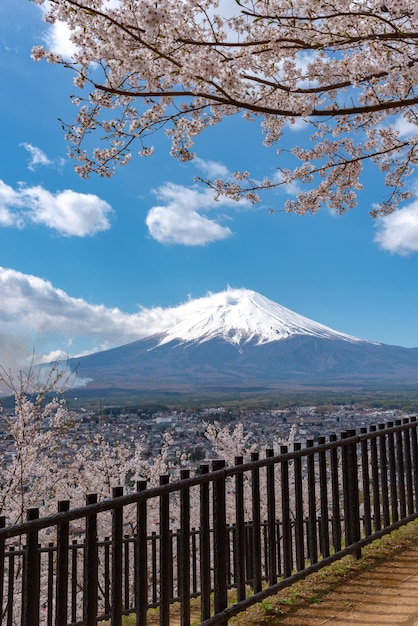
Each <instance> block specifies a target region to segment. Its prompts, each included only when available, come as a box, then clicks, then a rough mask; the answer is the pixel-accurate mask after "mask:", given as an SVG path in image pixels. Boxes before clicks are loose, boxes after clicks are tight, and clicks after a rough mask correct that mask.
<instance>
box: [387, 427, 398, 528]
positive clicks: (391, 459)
mask: <svg viewBox="0 0 418 626" xmlns="http://www.w3.org/2000/svg"><path fill="white" fill-rule="evenodd" d="M386 428H393V422H388V423H387V424H386ZM388 463H389V485H390V508H391V511H392V522H397V521H398V520H399V515H398V490H397V485H396V480H397V476H396V457H395V438H394V436H393V433H388Z"/></svg>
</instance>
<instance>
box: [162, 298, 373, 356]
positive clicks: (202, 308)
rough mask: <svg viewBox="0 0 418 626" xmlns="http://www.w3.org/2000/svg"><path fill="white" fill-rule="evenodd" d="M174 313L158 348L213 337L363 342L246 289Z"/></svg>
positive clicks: (260, 341) (238, 340)
mask: <svg viewBox="0 0 418 626" xmlns="http://www.w3.org/2000/svg"><path fill="white" fill-rule="evenodd" d="M176 313H177V315H176V317H177V319H178V320H179V321H177V322H176V323H174V324H173V325H172V326H170V327H169V328H167V329H166V330H165V331H164V332H163V333H162V335H161V336H160V340H159V342H158V345H163V344H167V343H169V342H171V341H180V342H182V343H183V342H184V343H188V342H195V343H203V342H206V341H209V340H211V339H215V338H222V339H223V340H226V341H228V342H230V343H231V344H235V345H237V346H239V345H242V344H245V343H247V342H250V341H251V342H254V343H256V344H258V345H262V344H265V343H270V342H273V341H280V340H282V339H287V338H288V337H291V336H292V335H310V336H314V337H320V338H322V339H340V340H344V341H349V342H351V343H354V342H361V341H363V340H361V339H358V338H357V337H352V336H351V335H346V334H344V333H340V332H338V331H335V330H333V329H331V328H328V327H327V326H324V325H323V324H319V323H317V322H314V321H312V320H310V319H308V318H307V317H304V316H302V315H299V314H298V313H294V312H293V311H291V310H290V309H286V308H285V307H283V306H281V305H280V304H277V303H275V302H273V301H272V300H269V299H267V298H265V297H264V296H262V295H260V294H259V293H257V292H255V291H251V290H248V289H227V290H226V291H222V292H220V293H216V294H209V295H207V296H205V297H203V298H198V299H196V300H191V301H189V302H186V303H185V304H182V305H180V306H179V307H177V310H176Z"/></svg>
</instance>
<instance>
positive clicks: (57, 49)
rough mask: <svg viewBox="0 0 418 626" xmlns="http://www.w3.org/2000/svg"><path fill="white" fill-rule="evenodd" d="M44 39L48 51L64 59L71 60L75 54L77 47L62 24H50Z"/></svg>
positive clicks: (67, 29) (66, 27)
mask: <svg viewBox="0 0 418 626" xmlns="http://www.w3.org/2000/svg"><path fill="white" fill-rule="evenodd" d="M46 8H48V7H47V6H46ZM44 39H45V43H46V46H47V48H48V50H50V51H51V52H53V53H54V54H59V55H61V56H62V57H63V58H64V59H67V60H71V59H72V58H73V56H74V54H76V52H77V47H76V46H75V45H74V44H73V42H72V41H71V38H70V31H69V28H68V26H67V25H66V24H64V23H63V22H55V23H54V24H51V26H50V27H49V28H48V30H47V31H46V33H45V37H44Z"/></svg>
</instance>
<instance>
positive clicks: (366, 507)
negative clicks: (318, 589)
mask: <svg viewBox="0 0 418 626" xmlns="http://www.w3.org/2000/svg"><path fill="white" fill-rule="evenodd" d="M417 427H418V422H417V421H416V418H410V419H405V420H402V421H401V420H399V421H396V422H395V423H387V424H379V425H377V426H371V427H370V428H369V429H368V430H367V429H365V428H362V429H361V430H360V432H359V433H357V432H356V431H354V430H350V431H347V432H344V433H342V434H341V436H340V437H337V436H336V435H335V434H332V435H330V436H329V437H327V438H326V437H320V438H319V440H318V442H317V443H316V444H314V441H313V440H309V441H307V443H306V446H305V447H302V446H301V444H300V443H295V444H294V446H293V449H292V450H291V451H289V450H288V448H287V447H286V446H282V447H281V450H280V454H279V455H274V453H273V450H270V449H269V450H266V452H265V454H263V458H260V457H259V455H258V453H253V454H252V455H251V460H250V461H248V462H245V463H244V462H243V459H242V458H241V457H237V458H236V459H235V465H234V467H226V465H225V462H224V461H222V460H215V461H213V462H212V464H211V466H210V465H209V464H202V465H201V466H200V467H199V469H198V471H197V472H196V474H195V475H193V476H191V475H190V471H189V470H187V469H183V470H182V471H181V480H179V481H176V482H170V480H169V476H166V475H164V476H161V477H160V485H159V486H157V487H153V488H149V487H148V486H147V483H146V482H145V481H142V482H139V483H138V484H137V485H136V491H135V493H127V494H124V492H123V488H122V487H115V489H114V491H113V498H112V499H111V500H107V501H102V502H97V497H96V496H95V495H94V494H90V495H88V496H87V498H86V505H85V506H84V507H81V508H77V509H71V508H70V503H69V502H68V501H63V502H60V503H59V505H58V512H57V513H55V514H53V515H49V516H46V517H39V510H38V509H30V510H29V511H28V512H27V521H25V522H24V523H22V524H19V525H17V526H10V527H6V526H5V519H4V518H0V607H1V610H2V624H4V625H6V626H14V625H15V624H16V625H19V626H37V625H38V624H46V625H48V626H52V625H56V626H67V625H72V626H76V625H80V626H81V625H84V626H93V625H95V624H97V622H101V621H107V620H109V621H110V623H111V624H112V625H114V626H120V625H121V624H122V623H123V616H124V615H128V614H133V615H134V621H133V622H131V623H136V624H137V625H138V626H145V625H146V624H148V623H150V620H151V616H152V619H153V620H155V619H157V623H159V624H160V625H161V626H169V624H170V623H172V619H173V618H172V615H173V607H175V610H176V612H177V615H178V616H179V620H180V623H181V624H182V626H187V625H189V624H190V622H191V618H190V612H191V605H192V606H193V607H194V611H196V610H197V611H198V615H200V623H201V624H203V625H204V626H212V625H215V624H227V622H228V619H229V618H230V617H231V616H233V615H236V614H238V613H239V612H241V611H243V610H245V609H246V608H247V607H249V606H251V605H253V604H255V603H258V602H260V601H261V600H263V599H265V598H267V597H268V596H270V595H272V594H274V593H276V592H277V591H279V590H280V589H281V588H283V587H285V586H288V585H291V584H292V583H294V582H295V581H297V580H299V579H301V578H303V577H305V576H306V575H308V574H309V573H311V572H314V571H317V570H319V569H320V568H321V567H324V566H325V565H328V564H330V563H332V562H333V561H336V560H337V559H340V558H342V557H343V556H345V555H347V554H350V553H352V554H355V555H356V556H359V555H360V553H361V548H362V547H363V546H364V545H365V544H367V543H369V542H370V541H372V540H373V539H375V538H377V537H380V536H382V535H383V534H385V533H388V532H390V531H391V530H393V529H395V528H397V527H399V526H400V525H402V524H405V523H407V522H409V521H412V520H414V519H415V518H417V517H418V512H417V511H418V503H417V496H418V444H417ZM170 614H171V617H170ZM198 619H199V618H198ZM194 620H195V621H196V618H195V617H194ZM153 623H156V622H155V621H153Z"/></svg>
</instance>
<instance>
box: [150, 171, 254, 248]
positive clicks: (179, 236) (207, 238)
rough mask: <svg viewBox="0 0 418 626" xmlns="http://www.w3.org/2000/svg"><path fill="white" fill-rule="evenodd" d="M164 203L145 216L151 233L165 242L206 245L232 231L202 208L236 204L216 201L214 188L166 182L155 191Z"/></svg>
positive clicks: (225, 200)
mask: <svg viewBox="0 0 418 626" xmlns="http://www.w3.org/2000/svg"><path fill="white" fill-rule="evenodd" d="M155 195H156V196H157V198H159V199H160V200H163V201H164V205H158V206H154V207H152V209H151V210H150V211H149V213H148V215H147V218H146V220H145V223H146V225H147V226H148V230H149V232H150V235H151V237H153V238H154V239H155V240H156V241H159V242H160V243H163V244H181V245H185V246H203V245H206V244H208V243H211V242H214V241H219V240H221V239H226V238H228V237H230V236H231V235H232V231H231V230H230V228H228V227H227V226H222V225H221V224H219V222H218V221H216V220H214V219H209V218H208V217H206V216H205V215H202V213H203V212H207V211H208V210H211V209H214V208H216V209H219V208H221V207H222V206H231V205H233V204H234V205H237V206H238V204H239V206H242V205H243V204H245V203H236V202H234V201H233V200H228V199H223V200H222V201H221V202H217V201H216V200H215V199H214V194H213V191H211V190H210V189H205V190H204V191H201V190H198V189H196V188H190V187H183V186H182V185H175V184H173V183H167V184H166V185H163V186H162V187H160V188H159V189H157V191H156V192H155Z"/></svg>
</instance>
